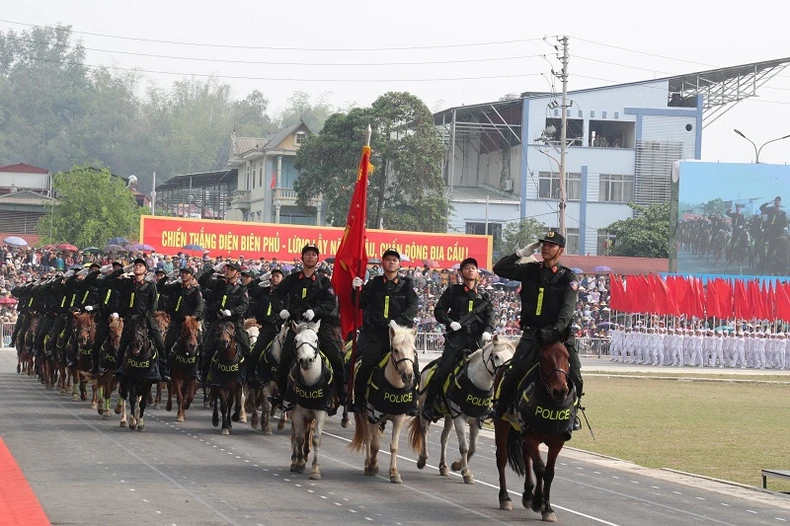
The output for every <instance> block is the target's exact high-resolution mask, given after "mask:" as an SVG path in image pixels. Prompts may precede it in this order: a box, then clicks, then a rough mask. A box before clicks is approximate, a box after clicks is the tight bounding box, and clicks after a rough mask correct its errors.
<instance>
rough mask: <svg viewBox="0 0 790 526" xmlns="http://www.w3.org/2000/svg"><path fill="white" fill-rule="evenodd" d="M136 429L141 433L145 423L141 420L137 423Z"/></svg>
mask: <svg viewBox="0 0 790 526" xmlns="http://www.w3.org/2000/svg"><path fill="white" fill-rule="evenodd" d="M137 431H140V432H141V433H142V432H143V431H145V424H143V423H142V422H141V423H139V424H137Z"/></svg>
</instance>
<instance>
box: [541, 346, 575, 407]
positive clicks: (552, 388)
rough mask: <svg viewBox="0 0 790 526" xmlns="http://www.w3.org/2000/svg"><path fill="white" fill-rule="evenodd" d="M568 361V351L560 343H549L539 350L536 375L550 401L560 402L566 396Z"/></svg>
mask: <svg viewBox="0 0 790 526" xmlns="http://www.w3.org/2000/svg"><path fill="white" fill-rule="evenodd" d="M569 371H570V361H569V354H568V349H566V348H565V346H564V345H563V344H562V343H559V342H557V343H551V344H548V345H544V346H543V347H542V348H541V349H540V362H539V364H538V375H539V376H540V382H541V384H542V385H543V387H544V388H545V389H546V392H547V393H548V394H549V396H550V397H551V399H552V400H554V401H555V402H562V401H563V400H565V398H566V397H567V396H568V374H569Z"/></svg>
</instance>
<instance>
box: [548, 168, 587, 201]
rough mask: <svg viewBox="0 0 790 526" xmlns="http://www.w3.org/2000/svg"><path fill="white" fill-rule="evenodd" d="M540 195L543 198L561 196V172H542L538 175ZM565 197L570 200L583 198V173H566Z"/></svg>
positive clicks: (557, 197)
mask: <svg viewBox="0 0 790 526" xmlns="http://www.w3.org/2000/svg"><path fill="white" fill-rule="evenodd" d="M538 197H540V198H542V199H559V198H560V174H559V173H556V172H540V174H539V175H538ZM565 198H566V199H567V200H568V201H579V200H580V199H581V198H582V174H580V173H566V174H565Z"/></svg>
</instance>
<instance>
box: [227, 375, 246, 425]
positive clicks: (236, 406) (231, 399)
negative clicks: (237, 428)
mask: <svg viewBox="0 0 790 526" xmlns="http://www.w3.org/2000/svg"><path fill="white" fill-rule="evenodd" d="M243 399H244V393H243V392H242V387H241V385H240V384H237V385H236V387H235V389H233V390H232V391H230V392H229V393H228V414H230V413H231V409H232V410H233V416H232V417H231V420H233V421H234V422H241V423H242V424H246V423H247V415H246V413H244V404H243V403H242V400H243ZM242 414H244V420H242V419H241V415H242ZM228 427H230V425H229V426H228Z"/></svg>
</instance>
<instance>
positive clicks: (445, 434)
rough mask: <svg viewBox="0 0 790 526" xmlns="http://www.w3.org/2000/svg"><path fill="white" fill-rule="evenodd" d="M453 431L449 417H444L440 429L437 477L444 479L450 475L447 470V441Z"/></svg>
mask: <svg viewBox="0 0 790 526" xmlns="http://www.w3.org/2000/svg"><path fill="white" fill-rule="evenodd" d="M452 429H453V421H452V419H451V418H450V417H449V416H446V417H444V427H443V428H442V439H441V446H440V452H439V475H441V476H443V477H446V476H448V475H449V474H450V470H449V469H448V468H447V439H448V438H449V437H450V431H452Z"/></svg>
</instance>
